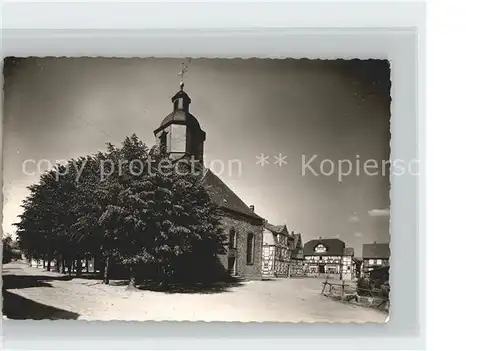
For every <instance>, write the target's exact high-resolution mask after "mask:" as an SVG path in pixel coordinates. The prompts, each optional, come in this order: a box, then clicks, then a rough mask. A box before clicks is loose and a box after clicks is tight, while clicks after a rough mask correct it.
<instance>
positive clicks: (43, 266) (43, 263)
mask: <svg viewBox="0 0 500 351" xmlns="http://www.w3.org/2000/svg"><path fill="white" fill-rule="evenodd" d="M42 268H45V259H43V260H42Z"/></svg>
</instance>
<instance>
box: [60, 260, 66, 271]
mask: <svg viewBox="0 0 500 351" xmlns="http://www.w3.org/2000/svg"><path fill="white" fill-rule="evenodd" d="M64 263H65V262H64V257H63V258H61V271H60V272H61V273H62V274H64V273H65V272H64V270H65V268H66V265H65V264H64Z"/></svg>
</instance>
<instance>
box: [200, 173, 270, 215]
mask: <svg viewBox="0 0 500 351" xmlns="http://www.w3.org/2000/svg"><path fill="white" fill-rule="evenodd" d="M202 184H203V186H204V187H205V189H206V190H207V192H208V195H209V196H210V198H211V199H212V201H213V202H214V203H215V204H216V205H218V206H220V207H222V208H224V209H227V210H230V211H233V212H236V213H239V214H242V215H245V216H248V217H252V218H255V219H260V220H263V218H262V217H260V216H259V215H257V214H256V213H255V212H253V211H252V210H251V209H250V207H248V206H247V205H246V204H245V203H244V202H243V200H241V199H240V198H239V197H238V195H236V194H235V193H234V191H232V190H231V188H229V187H228V186H227V185H226V183H224V182H223V181H222V179H220V178H219V177H217V176H216V175H215V174H214V173H213V172H212V171H210V170H209V169H207V171H206V172H205V174H204V176H203V179H202Z"/></svg>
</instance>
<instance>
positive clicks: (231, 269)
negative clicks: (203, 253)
mask: <svg viewBox="0 0 500 351" xmlns="http://www.w3.org/2000/svg"><path fill="white" fill-rule="evenodd" d="M172 103H173V111H172V112H171V113H170V114H169V115H168V116H167V117H165V118H164V119H163V121H162V122H161V123H160V126H159V127H158V128H156V129H155V130H154V135H155V137H156V143H157V145H158V147H159V148H160V150H161V152H164V153H165V154H166V155H167V156H168V157H169V158H170V159H174V160H179V159H181V158H185V157H188V158H189V159H191V158H194V159H195V160H196V161H197V162H199V165H200V167H201V168H203V172H202V174H203V176H202V179H201V181H202V184H203V186H204V187H205V189H206V190H207V193H208V194H209V196H210V198H211V199H212V201H213V202H214V203H215V204H216V205H218V206H219V207H220V209H221V210H222V211H223V216H222V218H221V225H222V227H223V232H224V233H225V234H226V236H227V245H226V254H222V255H219V260H220V262H221V263H222V265H223V266H224V267H225V269H226V270H227V271H228V273H230V274H231V275H233V276H237V277H242V278H245V279H261V274H262V268H261V267H262V259H261V257H262V237H263V231H264V224H265V220H264V219H263V218H262V217H260V216H259V215H257V214H256V213H255V212H254V208H253V206H247V205H246V204H245V203H244V202H243V201H242V200H241V199H240V198H239V197H238V195H236V194H235V193H234V191H232V190H231V189H230V188H229V187H228V186H227V185H226V184H225V183H224V182H223V181H222V180H221V179H220V178H219V177H218V176H217V175H216V174H214V173H213V172H211V171H210V170H209V169H207V168H204V165H203V153H204V143H205V140H206V134H205V132H204V131H203V130H202V129H201V126H200V123H199V122H198V120H197V119H196V117H195V116H193V115H192V114H191V113H190V111H189V107H190V104H191V98H190V97H189V95H188V94H187V93H186V92H185V91H184V84H183V83H182V82H181V87H180V90H179V92H177V94H175V95H174V96H173V97H172Z"/></svg>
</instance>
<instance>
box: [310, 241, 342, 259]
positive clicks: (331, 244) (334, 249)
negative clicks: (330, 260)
mask: <svg viewBox="0 0 500 351" xmlns="http://www.w3.org/2000/svg"><path fill="white" fill-rule="evenodd" d="M318 244H323V245H324V246H325V248H326V251H325V252H321V253H320V252H314V249H315V248H316V246H318ZM344 248H345V243H344V242H343V241H342V240H339V239H314V240H309V241H308V242H307V243H305V245H304V255H305V256H342V255H343V254H344Z"/></svg>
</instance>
